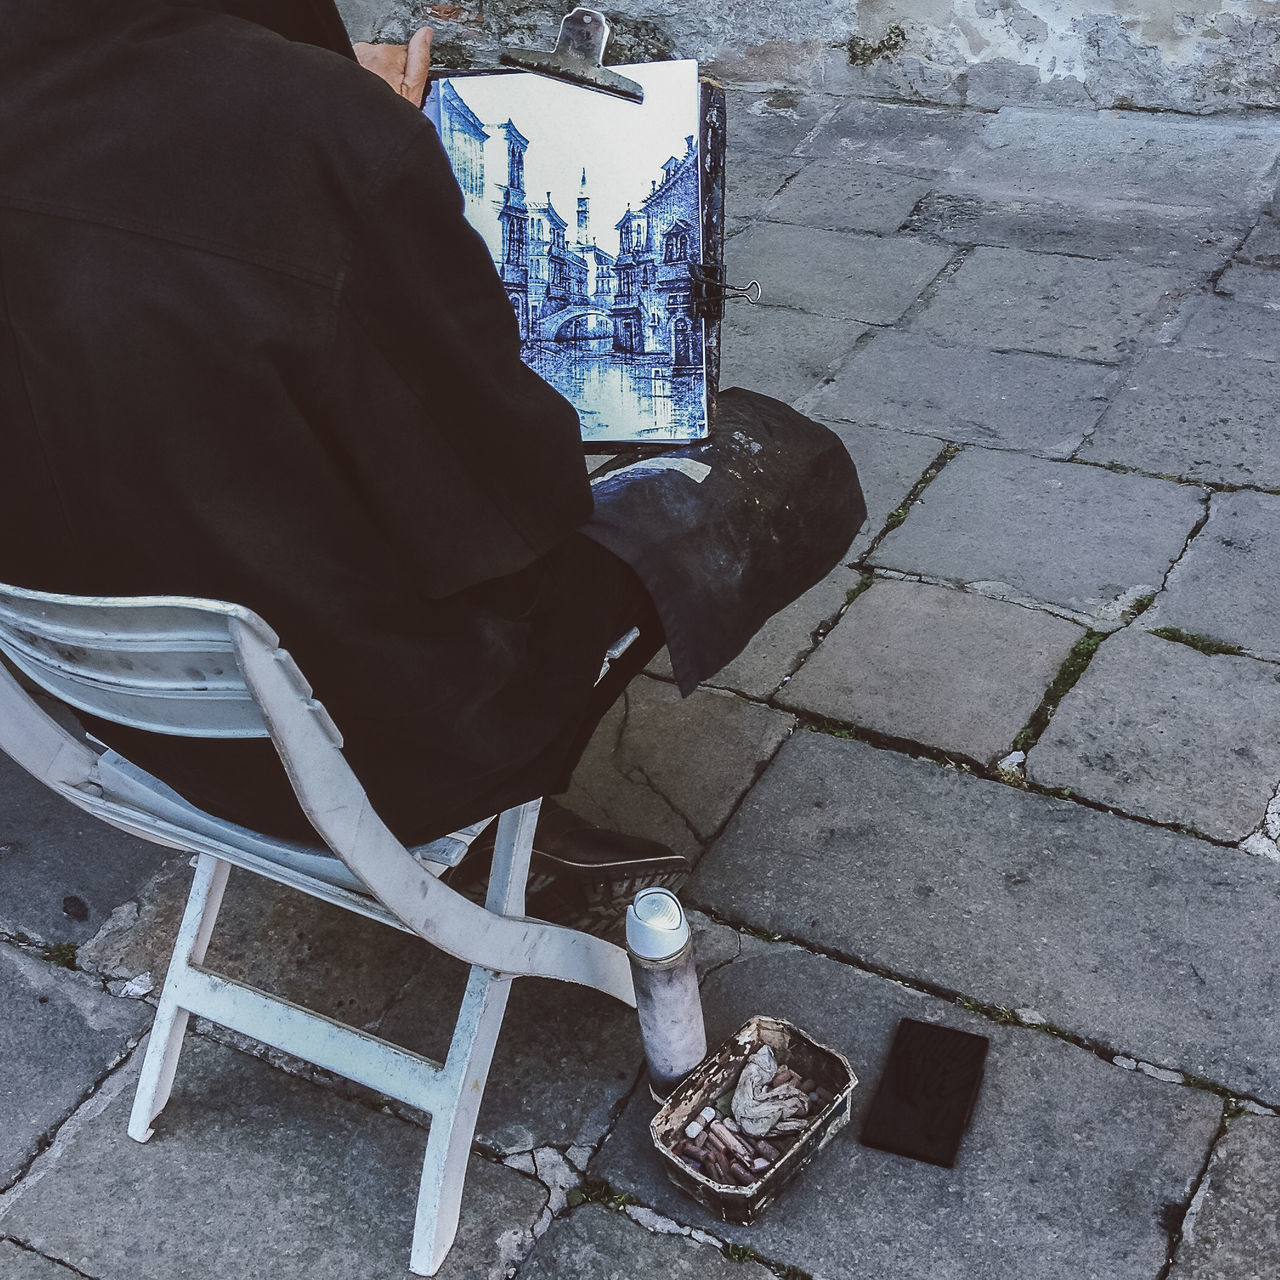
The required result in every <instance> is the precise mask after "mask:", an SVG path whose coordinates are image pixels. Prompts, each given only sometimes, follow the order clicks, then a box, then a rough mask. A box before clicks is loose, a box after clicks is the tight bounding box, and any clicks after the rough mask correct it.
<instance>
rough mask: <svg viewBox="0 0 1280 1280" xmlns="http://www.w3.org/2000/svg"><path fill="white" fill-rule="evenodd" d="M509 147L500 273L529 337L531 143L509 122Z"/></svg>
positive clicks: (501, 207)
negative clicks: (527, 177)
mask: <svg viewBox="0 0 1280 1280" xmlns="http://www.w3.org/2000/svg"><path fill="white" fill-rule="evenodd" d="M499 128H500V131H501V132H502V134H503V135H504V137H505V139H506V144H507V181H506V185H505V186H503V187H502V188H501V191H502V200H501V202H500V204H499V207H498V226H499V229H500V234H501V240H502V254H501V257H500V259H499V270H500V271H501V273H502V283H503V284H504V285H505V286H506V290H507V297H508V298H509V299H510V300H511V308H512V310H513V311H514V312H515V313H516V320H517V321H518V322H519V324H520V337H521V338H527V337H528V336H529V209H528V206H527V205H526V204H525V198H524V153H525V152H526V151H528V149H529V139H528V138H526V137H525V136H524V134H522V133H521V132H520V130H519V129H517V128H516V127H515V125H514V124H513V123H512V122H511V121H510V120H508V121H507V122H506V123H505V124H503V125H501V126H499Z"/></svg>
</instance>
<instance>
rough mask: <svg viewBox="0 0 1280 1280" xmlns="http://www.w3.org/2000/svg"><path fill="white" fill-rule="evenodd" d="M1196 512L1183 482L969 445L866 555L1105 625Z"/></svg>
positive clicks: (1180, 540) (1161, 567)
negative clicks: (995, 587) (994, 587)
mask: <svg viewBox="0 0 1280 1280" xmlns="http://www.w3.org/2000/svg"><path fill="white" fill-rule="evenodd" d="M1100 511H1106V512H1107V520H1106V522H1105V523H1103V522H1100V521H1099V520H1098V513H1099V512H1100ZM1203 511H1204V506H1203V494H1202V493H1201V491H1200V490H1198V489H1194V488H1192V487H1190V486H1188V485H1179V484H1172V483H1168V482H1166V481H1162V480H1151V479H1147V478H1146V477H1143V476H1132V475H1117V474H1114V473H1112V472H1109V471H1104V470H1102V469H1101V468H1098V467H1081V466H1078V465H1075V464H1073V463H1069V462H1050V461H1045V460H1043V459H1040V458H1028V457H1023V456H1021V455H1018V454H1011V453H1004V452H996V451H993V450H988V449H970V450H967V451H966V452H964V453H962V454H961V455H960V456H959V457H958V458H954V459H952V460H951V461H950V462H949V463H948V464H947V465H946V466H945V467H944V468H943V469H942V471H941V473H940V474H939V475H938V478H937V479H936V480H934V482H933V483H932V484H931V485H930V486H929V487H928V488H927V489H926V490H925V491H924V495H923V499H922V501H920V502H919V503H917V504H916V505H915V506H914V507H913V508H912V510H911V512H910V513H909V514H908V516H907V518H906V521H905V522H904V523H903V524H902V525H900V526H899V527H898V528H897V529H894V530H893V531H892V532H891V533H890V534H889V535H888V536H887V537H886V538H885V540H884V541H883V542H882V543H881V544H880V545H879V547H878V548H877V549H876V551H875V552H874V554H873V555H872V556H871V561H872V563H874V564H876V565H880V566H883V567H885V568H890V569H900V570H905V571H907V572H913V573H925V574H930V575H933V576H936V577H941V578H950V579H953V580H955V581H958V582H968V583H974V582H982V583H994V584H1001V585H1000V589H1001V590H1003V589H1004V588H1005V587H1007V588H1008V592H1006V594H1007V593H1010V592H1011V593H1013V594H1020V595H1025V596H1028V597H1030V598H1032V599H1035V600H1042V601H1045V602H1048V603H1052V604H1058V605H1062V606H1064V607H1066V608H1068V609H1072V610H1074V611H1076V612H1078V613H1079V614H1081V615H1083V616H1087V617H1089V618H1091V619H1092V620H1093V621H1095V622H1096V623H1098V624H1106V625H1114V623H1115V621H1116V620H1117V617H1118V616H1119V612H1120V610H1121V609H1122V607H1123V605H1124V604H1125V603H1126V602H1127V601H1129V600H1131V599H1132V597H1133V595H1134V594H1135V593H1136V592H1137V591H1138V589H1139V588H1145V589H1146V590H1148V591H1154V590H1156V589H1157V588H1158V587H1159V585H1160V583H1161V582H1162V581H1163V580H1164V575H1165V574H1166V573H1167V572H1168V570H1169V566H1170V565H1172V564H1173V562H1174V561H1175V560H1176V559H1177V558H1178V556H1179V555H1180V554H1181V552H1182V548H1183V546H1184V544H1185V542H1186V539H1187V535H1188V534H1190V532H1191V530H1192V529H1193V528H1194V527H1195V525H1196V522H1197V521H1198V520H1199V519H1200V517H1201V516H1202V514H1203Z"/></svg>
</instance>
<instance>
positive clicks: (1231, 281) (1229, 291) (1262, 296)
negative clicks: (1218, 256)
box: [1215, 263, 1280, 312]
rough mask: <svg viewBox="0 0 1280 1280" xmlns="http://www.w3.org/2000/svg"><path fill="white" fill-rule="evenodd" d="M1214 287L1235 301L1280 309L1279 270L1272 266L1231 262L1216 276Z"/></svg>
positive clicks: (1268, 308) (1273, 309)
mask: <svg viewBox="0 0 1280 1280" xmlns="http://www.w3.org/2000/svg"><path fill="white" fill-rule="evenodd" d="M1215 287H1216V288H1217V290H1218V292H1219V293H1225V294H1226V295H1227V296H1228V297H1229V298H1235V299H1236V301H1237V302H1248V303H1251V304H1252V305H1253V306H1255V307H1265V308H1266V309H1267V310H1268V311H1273V312H1274V311H1280V271H1276V270H1275V269H1274V268H1271V267H1255V266H1248V265H1242V264H1241V263H1232V265H1231V266H1229V267H1228V268H1227V269H1226V270H1225V271H1224V272H1223V273H1222V275H1221V276H1220V277H1219V278H1218V282H1217V285H1216V286H1215Z"/></svg>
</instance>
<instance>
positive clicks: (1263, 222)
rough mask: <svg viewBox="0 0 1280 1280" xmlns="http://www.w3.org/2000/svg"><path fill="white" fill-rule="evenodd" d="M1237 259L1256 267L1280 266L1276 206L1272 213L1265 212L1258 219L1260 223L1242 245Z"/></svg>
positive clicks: (1279, 228)
mask: <svg viewBox="0 0 1280 1280" xmlns="http://www.w3.org/2000/svg"><path fill="white" fill-rule="evenodd" d="M1273 206H1274V202H1273ZM1236 259H1237V261H1240V262H1248V263H1251V264H1252V265H1253V266H1255V267H1280V223H1277V222H1276V219H1275V209H1274V207H1273V209H1272V212H1271V213H1264V214H1263V215H1262V217H1261V218H1259V219H1258V225H1257V226H1256V227H1254V229H1253V230H1252V231H1251V232H1250V233H1249V238H1248V239H1247V240H1246V241H1245V242H1244V244H1243V245H1241V246H1240V249H1239V251H1238V252H1237V253H1236Z"/></svg>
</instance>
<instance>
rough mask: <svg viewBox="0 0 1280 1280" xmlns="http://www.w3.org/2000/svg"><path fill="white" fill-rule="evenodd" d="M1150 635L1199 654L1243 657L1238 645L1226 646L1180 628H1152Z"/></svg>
mask: <svg viewBox="0 0 1280 1280" xmlns="http://www.w3.org/2000/svg"><path fill="white" fill-rule="evenodd" d="M1150 634H1151V635H1153V636H1159V637H1160V639H1161V640H1172V641H1174V643H1176V644H1185V645H1187V646H1188V647H1189V648H1192V649H1198V650H1199V651H1200V652H1201V653H1210V654H1227V655H1228V656H1229V657H1232V658H1239V657H1242V656H1243V655H1244V650H1243V649H1242V648H1241V647H1240V646H1239V645H1238V644H1227V643H1226V641H1225V640H1215V639H1214V638H1213V637H1212V636H1203V635H1198V634H1196V633H1195V632H1193V631H1183V630H1182V628H1181V627H1154V628H1152V630H1151V632H1150Z"/></svg>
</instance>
